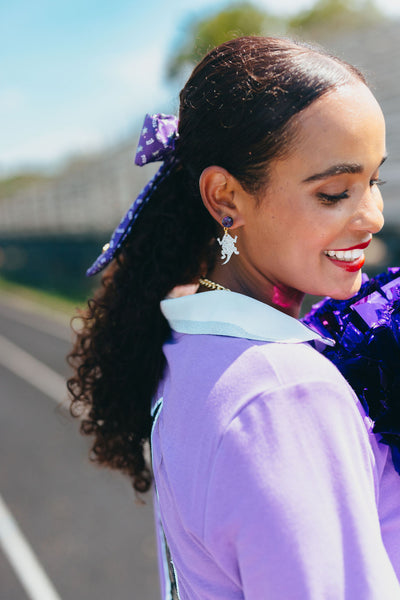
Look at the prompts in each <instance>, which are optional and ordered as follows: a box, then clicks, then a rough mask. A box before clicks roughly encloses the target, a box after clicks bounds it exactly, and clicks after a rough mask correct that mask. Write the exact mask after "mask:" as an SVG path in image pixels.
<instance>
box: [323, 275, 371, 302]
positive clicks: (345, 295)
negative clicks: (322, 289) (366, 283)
mask: <svg viewBox="0 0 400 600" xmlns="http://www.w3.org/2000/svg"><path fill="white" fill-rule="evenodd" d="M361 284H362V278H361V271H359V273H357V277H356V278H355V280H354V281H353V283H352V284H351V285H346V286H343V287H341V288H340V289H337V290H334V291H332V293H330V294H329V293H328V294H326V295H327V296H330V297H331V298H333V299H334V300H348V299H349V298H351V297H352V296H354V295H355V294H357V292H358V291H359V290H360V287H361Z"/></svg>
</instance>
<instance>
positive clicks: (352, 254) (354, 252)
mask: <svg viewBox="0 0 400 600" xmlns="http://www.w3.org/2000/svg"><path fill="white" fill-rule="evenodd" d="M370 242H371V240H369V241H368V242H363V243H361V244H357V245H356V246H351V247H350V248H341V249H335V250H325V251H324V254H325V256H327V258H329V260H330V261H331V262H333V263H334V264H335V265H337V266H338V267H341V268H342V269H345V270H346V271H350V272H355V271H358V270H359V269H361V267H362V266H363V264H364V263H365V256H364V252H363V250H364V248H366V247H367V246H368V245H369V243H370Z"/></svg>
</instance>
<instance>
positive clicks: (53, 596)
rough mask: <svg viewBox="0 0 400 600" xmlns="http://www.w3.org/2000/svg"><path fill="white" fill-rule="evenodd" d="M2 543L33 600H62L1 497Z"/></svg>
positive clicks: (0, 537)
mask: <svg viewBox="0 0 400 600" xmlns="http://www.w3.org/2000/svg"><path fill="white" fill-rule="evenodd" d="M0 543H1V546H2V548H3V551H4V553H5V555H6V556H7V557H8V559H9V561H10V563H11V565H12V567H13V568H14V570H15V572H16V574H17V575H18V577H19V579H20V581H21V583H22V585H23V587H24V588H25V591H26V593H27V594H28V596H29V598H31V600H61V597H60V596H59V595H58V593H57V591H56V590H55V588H54V586H53V584H52V583H51V581H50V579H49V578H48V577H47V575H46V573H45V572H44V570H43V568H42V566H41V565H40V563H39V561H38V559H37V558H36V556H35V554H34V552H33V550H32V548H31V547H30V545H29V543H28V541H27V540H26V539H25V537H24V536H23V534H22V532H21V530H20V528H19V526H18V523H17V522H16V520H15V519H14V517H13V515H12V514H11V513H10V511H9V510H8V508H7V505H6V504H5V502H4V500H3V499H2V497H1V496H0Z"/></svg>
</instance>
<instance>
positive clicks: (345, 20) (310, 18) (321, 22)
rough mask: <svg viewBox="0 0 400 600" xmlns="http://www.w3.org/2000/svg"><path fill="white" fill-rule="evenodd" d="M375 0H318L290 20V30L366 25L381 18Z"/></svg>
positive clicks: (324, 29)
mask: <svg viewBox="0 0 400 600" xmlns="http://www.w3.org/2000/svg"><path fill="white" fill-rule="evenodd" d="M381 18H383V17H382V14H381V13H380V11H379V10H378V8H377V6H376V5H375V2H374V0H318V2H316V4H315V5H314V6H313V7H311V8H310V9H308V10H305V11H302V12H300V13H299V14H297V15H295V16H294V17H292V18H291V19H289V22H288V29H289V30H290V31H294V32H297V31H306V32H314V31H315V30H321V31H326V30H329V31H332V30H333V31H338V30H343V29H352V28H355V27H361V26H365V25H367V24H369V23H372V22H374V21H376V20H377V19H381Z"/></svg>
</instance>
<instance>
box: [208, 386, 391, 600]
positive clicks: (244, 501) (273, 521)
mask: <svg viewBox="0 0 400 600" xmlns="http://www.w3.org/2000/svg"><path fill="white" fill-rule="evenodd" d="M204 540H205V543H206V545H207V546H208V548H209V549H210V551H211V552H212V554H213V555H214V557H216V560H217V561H218V563H219V565H220V567H221V569H223V570H224V571H225V572H234V573H235V580H236V581H239V582H240V585H241V587H242V589H243V593H244V598H246V599H251V600H254V599H256V598H257V599H258V598H260V599H261V598H268V600H278V599H281V598H285V599H288V600H289V599H290V600H296V599H299V600H321V599H322V598H323V599H324V600H344V599H346V600H347V599H348V600H350V599H351V600H355V599H358V598H360V599H361V598H368V600H381V599H382V598H385V599H386V600H388V599H390V600H399V599H400V583H399V581H398V580H397V578H396V575H395V573H394V569H393V566H392V564H391V562H390V560H389V558H388V555H387V553H386V550H385V548H384V545H383V542H382V536H381V530H380V524H379V518H378V512H377V498H376V489H375V478H374V455H373V452H372V448H371V444H370V442H369V435H368V431H367V429H366V427H365V425H364V422H363V419H362V416H361V415H360V411H359V408H358V407H357V405H356V401H355V398H354V397H353V395H352V393H351V390H350V389H348V387H347V385H345V382H343V385H341V384H340V382H339V383H338V384H336V383H329V382H328V383H327V382H311V383H302V384H301V385H300V384H298V385H290V386H287V387H283V388H281V389H278V390H276V391H273V392H272V393H269V394H263V395H260V396H258V397H256V398H253V399H252V400H251V401H250V402H248V403H247V405H246V406H245V407H244V408H242V410H241V411H240V413H239V414H238V415H236V417H235V418H234V419H233V420H232V421H231V422H230V425H229V427H228V429H227V430H226V431H225V433H224V435H223V437H222V439H221V441H220V444H219V447H218V451H217V454H216V456H215V460H214V464H213V468H212V470H211V472H210V479H209V486H208V493H207V503H206V511H205V520H204Z"/></svg>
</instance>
